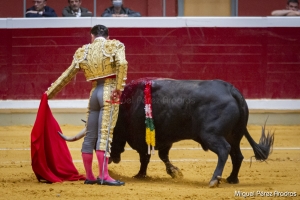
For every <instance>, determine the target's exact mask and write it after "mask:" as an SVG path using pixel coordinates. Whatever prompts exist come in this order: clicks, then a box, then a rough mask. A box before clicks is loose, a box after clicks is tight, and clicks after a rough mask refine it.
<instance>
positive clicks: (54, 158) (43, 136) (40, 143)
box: [31, 94, 85, 183]
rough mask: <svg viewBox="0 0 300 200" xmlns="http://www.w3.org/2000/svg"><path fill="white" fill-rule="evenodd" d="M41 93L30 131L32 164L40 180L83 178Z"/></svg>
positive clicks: (44, 96)
mask: <svg viewBox="0 0 300 200" xmlns="http://www.w3.org/2000/svg"><path fill="white" fill-rule="evenodd" d="M57 131H60V132H62V131H61V129H60V127H59V125H58V123H57V121H56V120H55V118H54V117H53V115H52V112H51V110H50V108H49V105H48V97H47V94H43V96H42V99H41V102H40V106H39V109H38V113H37V117H36V120H35V123H34V126H33V128H32V131H31V165H32V169H33V172H34V173H35V175H36V177H37V179H38V180H39V181H43V180H46V181H47V182H51V183H55V182H62V181H77V180H84V179H85V177H84V176H83V175H80V174H79V173H78V171H77V169H76V168H75V166H74V164H73V161H72V157H71V154H70V151H69V148H68V146H67V143H66V141H65V140H63V139H62V138H61V137H60V136H59V134H58V133H57Z"/></svg>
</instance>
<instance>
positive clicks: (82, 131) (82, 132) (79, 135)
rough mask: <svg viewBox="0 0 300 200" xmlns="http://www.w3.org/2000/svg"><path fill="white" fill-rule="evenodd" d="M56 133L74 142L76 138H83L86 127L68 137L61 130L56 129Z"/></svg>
mask: <svg viewBox="0 0 300 200" xmlns="http://www.w3.org/2000/svg"><path fill="white" fill-rule="evenodd" d="M57 132H58V134H59V135H60V136H61V137H62V138H63V139H64V140H65V141H68V142H75V141H77V140H80V139H81V138H83V137H84V136H85V133H86V128H84V129H82V130H81V131H80V132H79V133H78V134H77V135H75V136H73V137H68V136H65V135H64V134H62V133H61V132H59V131H57Z"/></svg>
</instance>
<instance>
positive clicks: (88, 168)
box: [82, 150, 114, 181]
mask: <svg viewBox="0 0 300 200" xmlns="http://www.w3.org/2000/svg"><path fill="white" fill-rule="evenodd" d="M104 154H105V151H99V150H97V151H96V156H97V160H98V167H99V178H100V179H102V169H103V162H104ZM108 159H109V158H106V162H105V164H104V175H103V180H105V181H114V179H113V178H111V177H110V176H109V174H108V168H107V166H108ZM82 160H83V164H84V168H85V172H86V179H88V180H90V181H94V180H96V178H95V176H94V174H93V169H92V164H93V154H91V153H82Z"/></svg>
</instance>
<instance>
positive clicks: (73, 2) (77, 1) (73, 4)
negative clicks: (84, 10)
mask: <svg viewBox="0 0 300 200" xmlns="http://www.w3.org/2000/svg"><path fill="white" fill-rule="evenodd" d="M68 2H69V5H70V8H71V9H72V10H73V11H76V12H77V11H78V10H79V8H80V6H81V0H68Z"/></svg>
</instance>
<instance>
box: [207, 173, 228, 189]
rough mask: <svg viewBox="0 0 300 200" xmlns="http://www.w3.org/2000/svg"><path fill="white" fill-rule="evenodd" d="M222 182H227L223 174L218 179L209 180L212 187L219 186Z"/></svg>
mask: <svg viewBox="0 0 300 200" xmlns="http://www.w3.org/2000/svg"><path fill="white" fill-rule="evenodd" d="M221 182H227V180H226V179H224V178H222V177H221V176H217V179H215V180H211V181H210V182H209V187H210V188H215V187H219V185H220V183H221Z"/></svg>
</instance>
